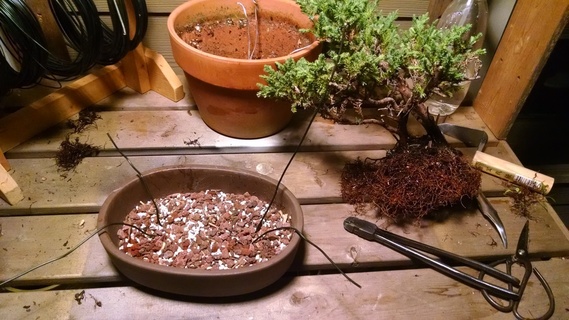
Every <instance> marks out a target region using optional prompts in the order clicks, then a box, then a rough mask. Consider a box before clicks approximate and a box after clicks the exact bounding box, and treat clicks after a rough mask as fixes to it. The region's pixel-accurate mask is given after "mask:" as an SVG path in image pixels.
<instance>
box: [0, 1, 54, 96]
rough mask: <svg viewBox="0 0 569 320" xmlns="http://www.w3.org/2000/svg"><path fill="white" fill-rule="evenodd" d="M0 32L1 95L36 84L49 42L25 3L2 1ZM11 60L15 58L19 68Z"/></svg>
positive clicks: (40, 75)
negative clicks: (0, 45) (0, 43)
mask: <svg viewBox="0 0 569 320" xmlns="http://www.w3.org/2000/svg"><path fill="white" fill-rule="evenodd" d="M0 29H1V30H2V36H1V37H0V41H2V50H1V54H2V59H1V62H0V70H1V71H2V76H1V77H2V80H1V81H0V93H6V92H8V91H9V90H10V89H13V88H23V87H28V86H31V85H33V84H35V83H37V81H38V80H39V79H40V78H41V77H42V75H43V73H44V69H45V66H46V63H47V59H48V55H47V53H46V52H45V51H44V50H43V49H42V47H44V48H45V46H46V39H45V37H44V35H43V32H42V30H41V27H40V25H39V23H38V21H37V20H36V18H35V16H34V14H33V12H31V10H30V9H29V8H28V6H27V5H26V3H25V2H23V0H11V1H0ZM9 57H13V58H14V61H15V63H16V64H17V65H12V64H11V63H10V58H9Z"/></svg>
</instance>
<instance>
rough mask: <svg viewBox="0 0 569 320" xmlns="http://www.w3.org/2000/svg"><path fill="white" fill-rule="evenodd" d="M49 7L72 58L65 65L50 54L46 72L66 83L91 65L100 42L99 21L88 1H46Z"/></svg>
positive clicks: (97, 52) (97, 53)
mask: <svg viewBox="0 0 569 320" xmlns="http://www.w3.org/2000/svg"><path fill="white" fill-rule="evenodd" d="M49 4H50V8H51V12H52V14H53V16H54V18H55V21H56V22H57V24H58V26H59V29H60V30H61V33H62V35H63V37H64V38H65V40H66V43H67V46H68V47H69V48H70V49H72V50H73V51H74V58H73V59H72V60H71V61H69V60H68V59H64V58H61V57H58V56H57V55H55V54H50V55H49V59H48V64H47V69H48V71H49V72H51V73H52V74H54V75H57V76H60V77H64V79H65V80H69V79H70V78H74V77H76V76H79V75H81V74H83V73H85V72H86V71H87V70H89V69H90V68H92V67H93V66H94V65H95V63H96V61H97V57H98V56H99V48H100V43H101V39H102V29H101V20H100V19H99V17H98V12H97V7H96V6H95V3H94V2H93V1H92V0H50V1H49ZM60 79H61V78H60Z"/></svg>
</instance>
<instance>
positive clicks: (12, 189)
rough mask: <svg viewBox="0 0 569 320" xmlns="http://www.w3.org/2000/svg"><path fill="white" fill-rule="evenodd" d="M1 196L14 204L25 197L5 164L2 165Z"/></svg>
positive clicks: (0, 177) (0, 172) (0, 170)
mask: <svg viewBox="0 0 569 320" xmlns="http://www.w3.org/2000/svg"><path fill="white" fill-rule="evenodd" d="M0 197H1V198H2V199H4V200H6V202H8V203H9V204H10V205H14V204H16V203H18V202H20V200H22V199H24V194H23V193H22V189H20V187H19V186H18V184H17V183H16V181H14V179H13V178H12V177H11V176H10V174H9V173H8V171H7V170H6V169H4V166H0Z"/></svg>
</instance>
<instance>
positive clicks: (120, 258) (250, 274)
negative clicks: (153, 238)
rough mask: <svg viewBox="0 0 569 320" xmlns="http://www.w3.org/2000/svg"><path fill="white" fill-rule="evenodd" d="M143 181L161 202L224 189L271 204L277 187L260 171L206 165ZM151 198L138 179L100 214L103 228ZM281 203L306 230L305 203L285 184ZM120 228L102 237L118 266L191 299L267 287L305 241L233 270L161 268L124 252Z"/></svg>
mask: <svg viewBox="0 0 569 320" xmlns="http://www.w3.org/2000/svg"><path fill="white" fill-rule="evenodd" d="M143 179H144V181H145V182H146V184H147V185H148V187H149V189H150V193H151V194H152V195H153V196H154V197H155V198H159V197H164V196H167V195H170V194H173V193H178V192H181V193H183V192H199V191H205V190H207V189H220V190H222V191H224V192H227V193H229V192H231V193H245V192H249V193H250V194H252V195H256V196H257V197H259V198H260V199H262V200H265V201H267V202H269V201H270V198H271V197H272V195H273V193H274V191H275V188H276V183H277V182H276V181H275V180H274V179H272V178H268V177H266V176H263V175H260V174H257V173H254V172H246V171H243V170H239V169H233V168H227V167H219V166H204V165H195V166H194V165H192V166H176V167H164V168H159V169H155V170H153V171H149V172H147V173H144V174H143ZM148 200H150V197H149V196H148V194H147V192H146V191H145V189H144V186H143V185H142V183H141V181H140V180H139V179H138V178H135V179H133V180H131V181H130V182H128V183H127V184H125V185H124V186H123V187H121V188H119V189H117V190H115V191H113V192H112V193H111V194H110V195H109V196H108V198H107V199H106V200H105V202H104V203H103V206H102V207H101V210H100V212H99V217H98V221H97V224H98V227H102V226H105V225H108V224H110V223H121V222H123V221H124V218H125V217H126V215H127V214H128V213H129V212H130V211H131V210H132V208H134V206H136V205H137V204H139V202H140V201H143V202H145V201H148ZM275 205H277V206H278V207H279V208H283V211H284V212H285V213H288V214H289V215H291V219H292V221H291V224H292V226H293V227H295V228H297V229H299V230H302V227H303V215H302V209H301V207H300V204H299V203H298V201H297V199H296V198H295V197H294V195H293V194H292V192H290V191H289V190H288V189H287V188H286V187H284V186H283V185H280V186H279V191H278V194H277V197H276V200H275ZM120 227H121V226H119V225H116V226H111V227H109V228H107V229H106V231H103V232H101V233H100V234H99V239H100V240H101V243H102V244H103V247H104V248H105V250H106V251H107V253H108V254H109V256H110V258H111V261H112V262H113V264H114V265H115V266H116V268H117V269H118V270H119V271H120V272H121V273H122V274H123V275H124V276H126V277H127V278H129V279H131V280H133V281H134V282H136V283H139V284H141V285H143V286H146V287H149V288H153V289H157V290H160V291H164V292H170V293H175V294H182V295H191V296H202V297H221V296H234V295H242V294H246V293H250V292H253V291H257V290H259V289H262V288H264V287H267V286H269V285H270V284H272V283H273V282H275V281H276V280H278V279H279V278H280V277H281V276H282V275H283V274H284V273H285V272H286V271H287V270H288V268H289V267H290V265H291V264H292V262H293V260H294V258H295V255H296V252H297V250H298V247H299V245H300V237H299V236H298V235H297V234H293V236H292V238H291V241H290V243H289V245H288V246H287V247H286V248H284V249H283V251H281V253H279V254H278V255H277V256H275V257H272V258H271V259H270V260H269V261H266V262H262V263H259V264H256V265H253V266H249V267H243V268H237V269H229V270H195V269H186V268H175V267H169V266H161V265H156V264H153V263H149V262H145V261H142V260H140V259H137V258H133V257H131V256H129V255H127V254H125V253H124V252H122V251H119V249H118V242H119V240H118V236H117V230H118V229H119V228H120Z"/></svg>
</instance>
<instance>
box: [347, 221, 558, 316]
mask: <svg viewBox="0 0 569 320" xmlns="http://www.w3.org/2000/svg"><path fill="white" fill-rule="evenodd" d="M344 229H345V230H346V231H348V232H350V233H353V234H355V235H357V236H359V237H361V238H364V239H366V240H369V241H375V242H378V243H380V244H382V245H384V246H386V247H388V248H390V249H392V250H394V251H396V252H399V253H401V254H403V255H405V256H406V257H408V258H410V259H413V260H416V261H420V262H422V263H424V264H426V265H428V266H429V267H431V268H432V269H434V270H436V271H438V272H440V273H442V274H444V275H446V276H448V277H450V278H452V279H454V280H456V281H459V282H461V283H463V284H465V285H468V286H470V287H472V288H474V289H477V290H480V291H481V293H482V295H483V296H484V298H485V299H486V300H487V301H488V303H490V305H492V307H494V308H496V309H497V310H499V311H501V312H513V314H514V316H515V317H516V319H526V318H525V317H523V316H522V315H521V314H520V313H519V312H518V307H519V304H520V301H521V300H522V296H523V294H524V290H525V288H526V286H527V285H528V280H529V278H530V276H531V275H532V274H535V275H536V277H537V278H538V280H539V282H540V284H541V286H542V287H543V289H544V290H545V292H546V294H547V298H548V300H549V307H548V310H547V311H546V312H545V313H544V314H543V315H542V316H541V317H539V318H536V319H549V318H550V317H551V316H552V315H553V312H554V311H555V297H554V296H553V292H552V290H551V287H550V286H549V284H548V283H547V281H546V280H545V278H544V277H543V276H542V275H541V273H539V271H537V269H535V268H533V267H532V264H531V260H530V259H529V251H528V242H529V223H528V221H526V224H525V226H524V228H523V230H522V232H521V234H520V238H519V240H518V246H517V248H516V251H515V252H514V254H513V255H512V256H510V257H508V258H506V259H502V260H499V261H496V262H494V263H491V264H484V263H481V262H478V261H476V260H472V259H469V258H466V257H462V256H459V255H457V254H454V253H452V252H448V251H445V250H442V249H439V248H436V247H432V246H429V245H427V244H424V243H421V242H418V241H415V240H411V239H408V238H405V237H402V236H399V235H397V234H394V233H391V232H389V231H387V230H383V229H380V228H378V227H377V225H375V224H374V223H372V222H369V221H366V220H363V219H360V218H356V217H348V218H346V219H345V220H344ZM427 254H430V255H431V256H434V257H431V256H429V255H427ZM447 263H451V264H452V265H463V266H467V267H470V268H472V269H474V270H477V271H478V272H479V276H478V277H473V276H471V275H469V274H467V273H465V272H462V271H460V270H458V269H456V268H454V267H452V266H451V265H449V264H447ZM502 263H504V264H506V272H504V271H501V270H499V269H496V268H495V267H496V266H497V265H499V264H502ZM513 265H520V266H522V267H523V268H525V272H524V276H523V278H522V280H521V281H520V280H519V279H518V278H516V277H514V276H512V266H513ZM486 276H488V277H492V278H493V281H492V283H490V282H486V281H484V278H485V277H486ZM498 281H501V282H503V284H505V285H506V287H502V286H499V285H497V284H496V283H497V282H498ZM514 288H515V289H514ZM497 299H504V300H505V301H506V302H507V304H502V303H500V301H498V300H497Z"/></svg>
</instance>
